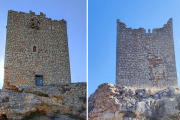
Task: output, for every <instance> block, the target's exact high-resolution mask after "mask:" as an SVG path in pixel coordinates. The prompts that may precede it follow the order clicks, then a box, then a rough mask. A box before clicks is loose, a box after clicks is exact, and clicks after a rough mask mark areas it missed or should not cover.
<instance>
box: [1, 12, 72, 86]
mask: <svg viewBox="0 0 180 120" xmlns="http://www.w3.org/2000/svg"><path fill="white" fill-rule="evenodd" d="M4 70H5V74H4V88H7V89H16V87H19V86H36V84H35V76H36V75H42V76H43V85H49V84H66V83H71V76H70V62H69V50H68V39H67V25H66V21H65V20H64V19H63V20H60V21H57V20H51V18H46V15H45V14H43V13H40V15H35V13H34V12H32V11H30V13H24V12H17V11H12V10H10V11H8V21H7V35H6V49H5V64H4Z"/></svg>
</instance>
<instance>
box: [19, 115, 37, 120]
mask: <svg viewBox="0 0 180 120" xmlns="http://www.w3.org/2000/svg"><path fill="white" fill-rule="evenodd" d="M36 117H40V115H39V114H30V115H26V116H24V117H23V118H22V119H21V120H30V119H33V118H36Z"/></svg>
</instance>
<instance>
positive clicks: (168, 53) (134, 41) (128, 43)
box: [116, 18, 178, 89]
mask: <svg viewBox="0 0 180 120" xmlns="http://www.w3.org/2000/svg"><path fill="white" fill-rule="evenodd" d="M116 84H117V85H121V86H124V85H125V86H128V87H132V88H152V89H163V88H165V87H167V86H177V85H178V83H177V73H176V63H175V53H174V40H173V25H172V18H170V19H169V21H168V22H167V24H164V26H163V27H162V28H158V29H157V28H155V29H153V32H152V33H150V30H148V33H146V30H145V29H144V28H139V29H132V28H127V27H126V24H124V23H123V22H121V21H120V20H119V19H118V20H117V47H116Z"/></svg>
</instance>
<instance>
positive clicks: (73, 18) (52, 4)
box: [0, 0, 87, 88]
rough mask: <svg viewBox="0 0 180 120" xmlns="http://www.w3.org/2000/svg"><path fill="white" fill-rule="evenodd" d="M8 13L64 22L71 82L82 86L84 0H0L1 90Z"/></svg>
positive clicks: (84, 70)
mask: <svg viewBox="0 0 180 120" xmlns="http://www.w3.org/2000/svg"><path fill="white" fill-rule="evenodd" d="M8 10H15V11H22V12H26V13H29V11H30V10H32V11H33V12H35V14H40V12H43V13H44V14H46V17H48V18H52V19H53V20H61V19H65V20H66V21H67V33H68V43H69V53H70V68H71V80H72V82H85V81H86V77H87V75H86V70H87V67H86V65H87V63H86V57H87V54H86V52H87V50H86V43H87V42H86V13H87V11H86V0H1V3H0V18H1V19H0V34H1V35H0V41H1V42H0V43H1V44H0V88H1V87H2V85H3V79H4V53H5V40H6V25H7V13H8Z"/></svg>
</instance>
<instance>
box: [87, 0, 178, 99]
mask: <svg viewBox="0 0 180 120" xmlns="http://www.w3.org/2000/svg"><path fill="white" fill-rule="evenodd" d="M169 18H173V35H174V46H175V57H176V69H177V77H178V86H180V55H179V53H180V1H179V0H89V1H88V88H89V89H88V96H89V95H90V94H92V93H94V92H95V90H96V89H97V87H98V86H99V85H101V84H103V83H112V84H115V80H116V33H117V31H116V27H117V22H116V21H117V19H120V20H121V21H122V22H124V23H125V24H126V25H127V27H128V28H130V27H131V28H133V29H138V28H140V27H142V28H144V29H146V31H148V29H151V32H152V29H153V28H162V27H163V25H164V24H166V23H167V21H168V20H169Z"/></svg>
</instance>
